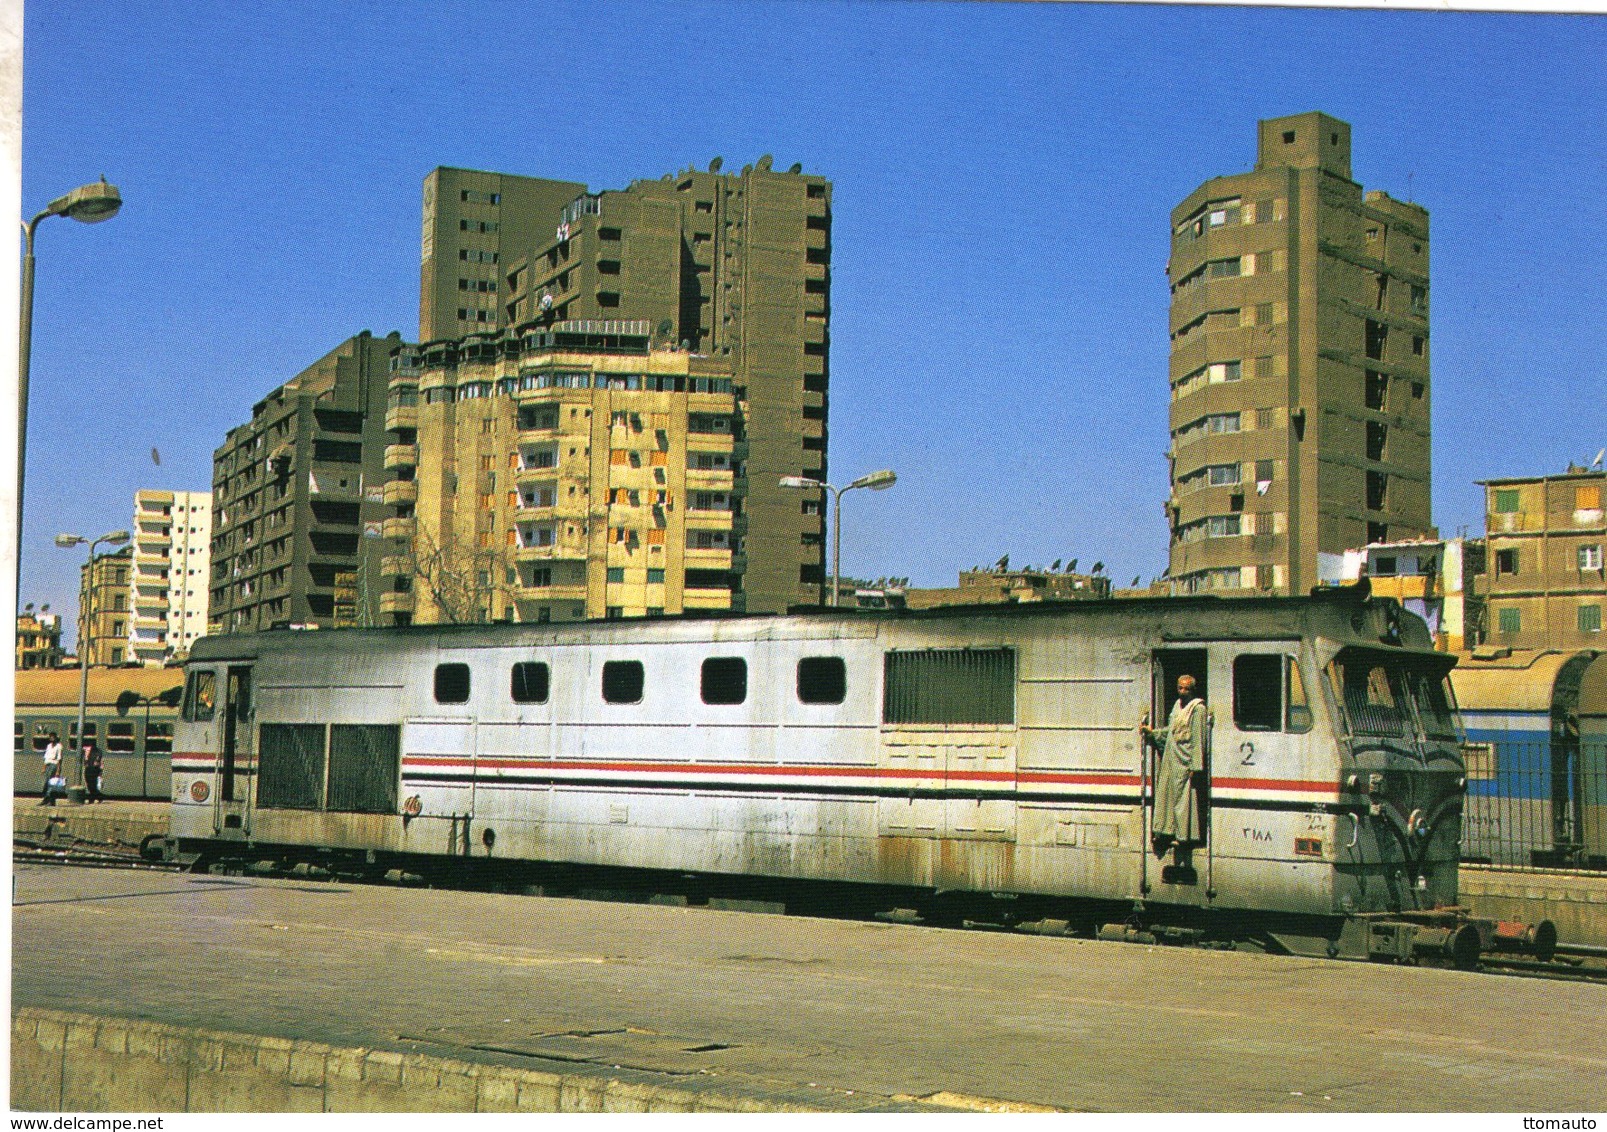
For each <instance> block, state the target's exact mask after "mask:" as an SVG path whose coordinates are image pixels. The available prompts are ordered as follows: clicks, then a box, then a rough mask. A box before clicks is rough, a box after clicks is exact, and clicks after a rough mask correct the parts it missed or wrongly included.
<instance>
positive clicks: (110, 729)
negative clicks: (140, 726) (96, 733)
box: [106, 719, 134, 755]
mask: <svg viewBox="0 0 1607 1132" xmlns="http://www.w3.org/2000/svg"><path fill="white" fill-rule="evenodd" d="M106 753H107V754H108V755H132V754H133V753H134V724H133V722H132V721H126V720H117V719H114V720H112V721H111V722H109V723H108V724H106Z"/></svg>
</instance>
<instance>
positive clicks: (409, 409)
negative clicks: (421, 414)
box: [385, 405, 418, 431]
mask: <svg viewBox="0 0 1607 1132" xmlns="http://www.w3.org/2000/svg"><path fill="white" fill-rule="evenodd" d="M417 427H418V406H417V405H392V406H391V407H390V408H389V409H386V410H385V428H386V430H387V431H389V430H393V429H399V428H417Z"/></svg>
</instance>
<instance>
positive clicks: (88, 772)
mask: <svg viewBox="0 0 1607 1132" xmlns="http://www.w3.org/2000/svg"><path fill="white" fill-rule="evenodd" d="M101 769H102V760H101V754H100V748H99V747H97V746H96V745H95V743H94V741H93V740H91V741H90V742H88V743H85V744H84V791H85V797H84V801H85V802H104V801H105V800H106V796H105V795H104V794H102V793H101V792H100V776H101Z"/></svg>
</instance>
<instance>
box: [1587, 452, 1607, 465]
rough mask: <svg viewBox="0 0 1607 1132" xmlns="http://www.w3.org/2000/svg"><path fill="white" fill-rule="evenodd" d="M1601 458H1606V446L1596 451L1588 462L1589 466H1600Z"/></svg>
mask: <svg viewBox="0 0 1607 1132" xmlns="http://www.w3.org/2000/svg"><path fill="white" fill-rule="evenodd" d="M1603 459H1607V448H1603V449H1602V450H1601V451H1600V452H1598V453H1596V458H1595V459H1594V460H1592V461H1591V462H1590V466H1591V467H1592V468H1599V467H1601V462H1602V460H1603Z"/></svg>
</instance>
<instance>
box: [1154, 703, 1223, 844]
mask: <svg viewBox="0 0 1607 1132" xmlns="http://www.w3.org/2000/svg"><path fill="white" fill-rule="evenodd" d="M1209 719H1210V712H1209V711H1208V709H1207V708H1206V706H1205V701H1204V700H1203V699H1201V698H1199V697H1198V696H1196V695H1195V694H1194V677H1192V676H1189V675H1187V674H1185V675H1183V676H1179V677H1178V678H1177V703H1176V704H1175V705H1173V707H1172V715H1171V718H1170V719H1168V720H1167V723H1166V730H1165V732H1164V733H1163V734H1164V739H1162V738H1157V736H1156V733H1155V732H1154V731H1152V730H1150V728H1149V727H1148V726H1145V727H1143V728H1141V730H1142V732H1143V735H1144V738H1145V739H1146V740H1147V741H1148V742H1149V743H1150V744H1151V745H1152V746H1154V747H1156V748H1158V749H1159V750H1160V765H1159V766H1158V767H1157V768H1156V771H1155V827H1154V829H1153V830H1152V831H1151V833H1152V837H1151V844H1152V845H1153V847H1154V849H1155V855H1156V856H1157V857H1162V856H1165V855H1166V851H1167V850H1168V849H1170V848H1171V847H1172V846H1173V845H1174V844H1180V845H1187V844H1191V843H1197V842H1198V841H1199V839H1200V838H1199V835H1200V830H1199V828H1198V825H1197V820H1196V819H1197V815H1198V810H1197V808H1196V806H1195V798H1194V772H1195V771H1196V770H1202V769H1204V767H1205V729H1206V726H1207V724H1208V722H1209Z"/></svg>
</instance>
